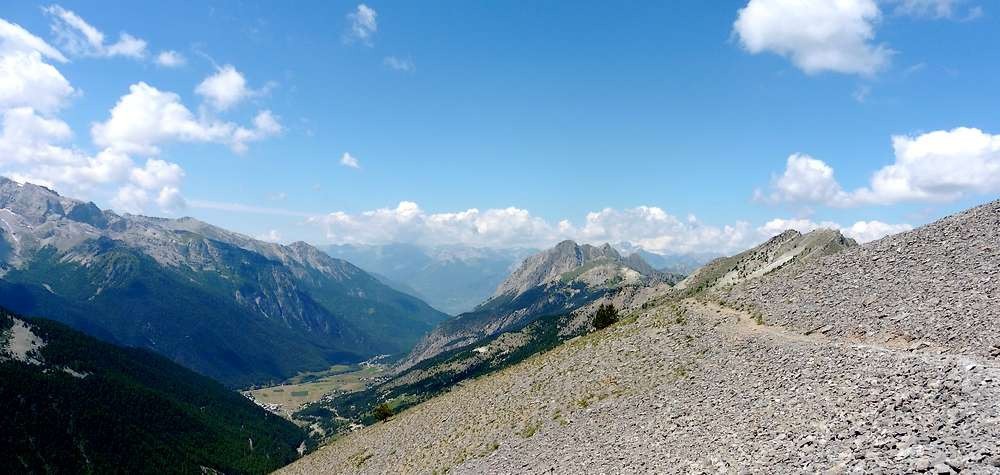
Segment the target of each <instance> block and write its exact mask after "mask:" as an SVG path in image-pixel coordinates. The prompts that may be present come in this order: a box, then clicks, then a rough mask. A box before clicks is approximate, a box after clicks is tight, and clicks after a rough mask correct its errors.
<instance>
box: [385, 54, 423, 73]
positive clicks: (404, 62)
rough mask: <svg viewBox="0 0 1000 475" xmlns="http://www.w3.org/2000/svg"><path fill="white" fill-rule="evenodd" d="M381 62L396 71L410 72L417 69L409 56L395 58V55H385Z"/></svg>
mask: <svg viewBox="0 0 1000 475" xmlns="http://www.w3.org/2000/svg"><path fill="white" fill-rule="evenodd" d="M382 64H384V65H385V67H387V68H389V69H393V70H396V71H402V72H405V73H412V72H414V71H416V70H417V66H416V65H415V64H413V60H412V59H410V58H397V57H395V56H386V57H385V59H383V60H382Z"/></svg>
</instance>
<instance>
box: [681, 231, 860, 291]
mask: <svg viewBox="0 0 1000 475" xmlns="http://www.w3.org/2000/svg"><path fill="white" fill-rule="evenodd" d="M857 245H858V243H857V242H855V241H854V240H853V239H850V238H847V237H844V236H843V235H842V234H840V231H836V230H833V229H817V230H815V231H812V232H810V233H808V234H804V235H803V234H802V233H800V232H798V231H795V230H791V229H790V230H788V231H785V232H783V233H781V234H779V235H777V236H774V237H773V238H771V239H769V240H768V241H767V242H765V243H763V244H761V245H759V246H757V247H754V248H752V249H749V250H747V251H744V252H741V253H739V254H737V255H735V256H729V257H720V258H718V259H715V260H714V261H712V262H709V263H708V264H706V265H705V266H703V267H701V268H700V269H698V270H696V271H695V272H694V273H692V274H691V275H689V276H688V277H687V278H685V279H684V280H682V281H681V282H679V283H678V284H677V286H676V288H677V290H688V291H692V290H693V291H699V290H705V289H712V288H719V287H723V286H727V285H732V284H736V283H739V282H744V281H747V280H753V279H756V278H758V277H763V276H765V275H767V274H769V273H772V272H775V271H777V270H778V269H781V268H784V267H794V266H797V265H801V264H803V263H805V262H810V261H813V260H815V259H818V258H820V257H823V256H827V255H830V254H835V253H837V252H840V251H842V250H844V249H847V248H849V247H855V246H857Z"/></svg>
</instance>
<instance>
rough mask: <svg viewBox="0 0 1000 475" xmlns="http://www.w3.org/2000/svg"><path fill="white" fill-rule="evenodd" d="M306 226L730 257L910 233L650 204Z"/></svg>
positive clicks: (360, 237) (394, 211) (394, 214)
mask: <svg viewBox="0 0 1000 475" xmlns="http://www.w3.org/2000/svg"><path fill="white" fill-rule="evenodd" d="M308 222H310V223H312V224H314V225H317V226H320V227H321V229H323V231H324V232H325V237H326V239H327V240H328V241H329V242H331V243H337V244H386V243H392V242H409V243H417V244H425V245H445V244H464V245H472V246H482V247H535V248H546V247H549V246H552V245H554V244H555V243H557V242H559V241H561V240H563V239H573V240H575V241H577V242H586V243H605V242H610V243H614V244H616V245H619V246H620V247H623V248H629V249H635V248H642V249H645V250H647V251H649V252H656V253H696V252H713V253H716V252H718V253H734V252H738V251H742V250H744V249H747V248H749V247H751V246H754V245H756V244H758V243H760V242H763V241H765V240H767V239H768V238H770V237H772V236H774V235H776V234H778V233H781V232H782V231H785V230H787V229H797V230H799V231H802V232H808V231H812V230H814V229H818V228H830V229H839V230H841V231H842V232H843V233H844V234H845V235H847V236H850V237H853V238H855V239H857V240H858V241H861V242H867V241H870V240H872V239H877V238H880V237H882V236H885V235H887V234H891V233H896V232H901V231H906V230H909V229H912V227H911V226H909V225H908V224H886V223H882V222H879V221H858V222H856V223H854V224H852V225H848V226H842V225H840V224H837V223H835V222H831V221H823V222H818V223H817V222H813V221H810V220H804V219H774V220H771V221H768V222H767V223H764V224H763V225H761V226H758V227H753V226H751V224H750V223H749V222H746V221H737V222H735V223H731V224H728V225H722V226H716V225H710V224H706V223H702V222H701V221H699V220H698V218H697V217H695V216H693V215H688V216H686V217H684V218H679V217H677V216H674V215H671V214H670V213H667V212H666V211H664V210H663V209H661V208H658V207H655V206H637V207H634V208H627V209H613V208H605V209H602V210H600V211H594V212H590V213H587V214H586V216H584V219H583V220H582V222H581V223H580V224H574V223H573V222H571V221H570V220H568V219H563V220H559V221H555V222H552V221H548V220H545V219H543V218H540V217H538V216H534V215H532V214H531V212H529V211H528V210H526V209H522V208H516V207H509V208H497V209H488V210H479V209H476V208H471V209H467V210H465V211H457V212H446V213H429V212H427V211H425V210H423V209H422V208H420V206H419V205H417V204H416V203H413V202H410V201H403V202H400V203H399V204H398V205H397V206H396V207H394V208H388V207H387V208H379V209H376V210H371V211H365V212H361V213H353V214H352V213H347V212H343V211H337V212H333V213H329V214H326V215H321V216H313V217H310V218H308Z"/></svg>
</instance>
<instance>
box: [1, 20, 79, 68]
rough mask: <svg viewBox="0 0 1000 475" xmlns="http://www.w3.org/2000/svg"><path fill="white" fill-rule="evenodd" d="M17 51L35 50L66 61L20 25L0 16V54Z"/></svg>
mask: <svg viewBox="0 0 1000 475" xmlns="http://www.w3.org/2000/svg"><path fill="white" fill-rule="evenodd" d="M15 51H19V52H22V53H30V52H32V51H37V52H38V53H40V54H41V55H42V56H45V57H46V58H48V59H53V60H55V61H57V62H60V63H65V62H66V57H65V56H63V54H62V53H60V52H59V50H57V49H55V48H53V47H52V46H50V45H49V44H48V43H46V42H45V41H44V40H42V39H41V38H39V37H37V36H35V35H33V34H31V33H30V32H29V31H28V30H25V29H24V28H22V27H21V26H20V25H17V24H15V23H10V22H8V21H6V20H4V19H2V18H0V54H7V53H12V52H15Z"/></svg>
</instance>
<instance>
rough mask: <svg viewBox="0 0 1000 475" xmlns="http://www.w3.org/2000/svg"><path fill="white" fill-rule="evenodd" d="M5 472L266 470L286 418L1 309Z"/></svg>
mask: <svg viewBox="0 0 1000 475" xmlns="http://www.w3.org/2000/svg"><path fill="white" fill-rule="evenodd" d="M0 407H2V410H0V427H3V430H0V466H2V467H3V469H2V470H0V471H2V472H4V473H268V472H270V471H272V470H274V469H276V468H278V467H281V466H282V465H284V464H287V463H289V462H291V461H292V460H295V458H297V457H298V455H299V450H301V451H302V452H304V451H305V450H307V449H308V448H309V447H311V445H310V444H311V442H309V441H308V440H307V439H306V435H305V433H304V432H303V431H302V430H301V429H299V428H298V427H296V426H295V425H294V424H292V423H291V422H288V421H287V420H285V419H282V418H281V417H279V416H277V415H274V414H271V413H269V412H267V411H265V410H264V409H262V408H260V407H258V406H257V405H256V404H254V403H253V402H251V401H249V400H248V399H247V398H245V397H243V396H241V395H240V394H239V393H237V392H235V391H232V390H229V389H227V388H225V387H224V386H223V385H221V384H219V383H218V382H215V381H213V380H211V379H209V378H207V377H205V376H202V375H199V374H197V373H195V372H193V371H191V370H188V369H185V368H183V367H181V366H179V365H177V364H175V363H173V362H171V361H170V360H168V359H166V358H164V357H162V356H159V355H156V354H154V353H152V352H150V351H147V350H143V349H138V348H121V347H117V346H115V345H111V344H108V343H103V342H100V341H98V340H96V339H94V338H91V337H88V336H86V335H84V334H82V333H79V332H77V331H74V330H72V329H70V328H69V327H66V326H64V325H62V324H59V323H56V322H53V321H51V320H44V319H35V318H25V317H21V316H18V315H14V314H11V313H9V312H7V311H6V310H4V309H0Z"/></svg>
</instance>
